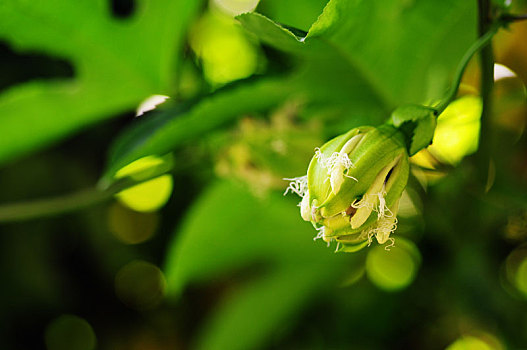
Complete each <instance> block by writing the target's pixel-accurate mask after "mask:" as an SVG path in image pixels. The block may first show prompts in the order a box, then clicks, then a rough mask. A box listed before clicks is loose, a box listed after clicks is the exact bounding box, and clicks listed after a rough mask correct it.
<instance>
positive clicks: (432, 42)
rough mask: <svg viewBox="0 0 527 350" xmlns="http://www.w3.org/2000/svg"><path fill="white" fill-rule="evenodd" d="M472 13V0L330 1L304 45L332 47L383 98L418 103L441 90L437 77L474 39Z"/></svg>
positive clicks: (447, 71)
mask: <svg viewBox="0 0 527 350" xmlns="http://www.w3.org/2000/svg"><path fill="white" fill-rule="evenodd" d="M476 13H477V10H476V2H475V1H457V0H443V1H406V0H386V1H361V0H332V1H330V2H329V3H328V5H327V6H326V8H325V9H324V12H323V14H322V15H321V16H320V17H319V19H318V20H317V22H315V23H314V24H313V26H312V27H311V29H310V30H309V34H308V36H307V38H306V43H308V42H309V41H310V40H314V39H315V38H317V39H319V40H323V41H325V42H328V43H329V44H330V45H334V46H336V47H338V48H339V50H340V51H341V52H342V54H343V56H344V57H345V58H346V59H347V60H348V61H349V62H351V63H352V64H353V65H354V66H355V67H356V68H357V69H359V70H360V71H362V72H363V74H364V75H365V76H367V77H368V78H369V80H370V81H371V82H372V83H373V85H374V86H377V87H378V89H379V90H380V91H382V92H383V96H385V98H387V100H388V101H389V102H391V103H394V104H396V105H401V104H403V103H422V102H424V100H425V99H428V98H438V97H440V96H441V95H440V94H442V93H443V91H442V88H444V86H443V87H442V86H441V84H438V82H445V81H448V79H440V76H441V75H447V76H449V75H450V74H452V73H453V70H454V68H455V66H456V64H457V62H458V61H459V59H460V58H461V56H462V55H463V53H464V52H465V51H466V49H467V48H468V47H469V45H470V44H471V43H472V41H473V40H474V39H475V35H476V33H475V28H476V16H475V14H476ZM438 85H439V88H438ZM438 94H439V95H438Z"/></svg>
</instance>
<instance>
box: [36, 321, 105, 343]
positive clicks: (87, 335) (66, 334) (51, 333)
mask: <svg viewBox="0 0 527 350" xmlns="http://www.w3.org/2000/svg"><path fill="white" fill-rule="evenodd" d="M44 339H45V343H46V348H47V349H48V350H71V349H75V350H92V349H95V345H96V343H97V340H96V337H95V333H94V332H93V329H92V327H91V326H90V324H89V323H88V322H87V321H86V320H84V319H82V318H80V317H78V316H75V315H62V316H60V317H58V318H57V319H55V320H53V322H51V323H50V324H49V325H48V327H47V328H46V332H45V334H44Z"/></svg>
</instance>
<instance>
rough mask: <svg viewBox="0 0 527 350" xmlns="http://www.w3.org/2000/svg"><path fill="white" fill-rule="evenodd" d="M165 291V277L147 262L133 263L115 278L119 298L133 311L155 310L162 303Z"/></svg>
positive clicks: (138, 261) (120, 271)
mask: <svg viewBox="0 0 527 350" xmlns="http://www.w3.org/2000/svg"><path fill="white" fill-rule="evenodd" d="M165 289H166V281H165V276H164V275H163V273H162V272H161V270H160V269H159V268H158V267H157V266H155V265H153V264H151V263H148V262H146V261H140V260H136V261H132V262H130V263H128V264H127V265H125V266H124V267H122V268H121V269H120V270H119V272H117V275H116V276H115V293H116V294H117V297H118V298H119V299H120V300H121V301H122V302H123V303H124V304H125V305H127V306H129V307H131V308H133V309H137V310H148V309H152V308H155V307H156V306H157V305H159V303H160V302H161V301H162V299H163V297H164V295H165Z"/></svg>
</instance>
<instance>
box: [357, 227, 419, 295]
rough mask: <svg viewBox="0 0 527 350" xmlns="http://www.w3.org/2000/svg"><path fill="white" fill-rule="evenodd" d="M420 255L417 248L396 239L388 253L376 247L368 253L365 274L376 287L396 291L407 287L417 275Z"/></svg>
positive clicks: (401, 239) (408, 242) (378, 246)
mask: <svg viewBox="0 0 527 350" xmlns="http://www.w3.org/2000/svg"><path fill="white" fill-rule="evenodd" d="M420 262H421V255H420V253H419V250H418V249H417V247H416V246H415V245H414V244H413V243H412V242H410V241H407V240H405V239H403V238H400V237H398V238H396V241H395V246H394V247H391V248H390V250H389V251H387V250H386V249H385V247H384V246H380V245H377V246H375V247H373V248H371V249H370V250H369V251H368V256H367V258H366V274H367V276H368V278H369V279H370V281H371V282H372V283H373V284H375V285H376V286H377V287H379V288H381V289H383V290H387V291H396V290H400V289H403V288H405V287H407V286H409V285H410V284H411V283H412V282H413V280H414V278H415V276H416V273H417V269H418V267H419V264H420Z"/></svg>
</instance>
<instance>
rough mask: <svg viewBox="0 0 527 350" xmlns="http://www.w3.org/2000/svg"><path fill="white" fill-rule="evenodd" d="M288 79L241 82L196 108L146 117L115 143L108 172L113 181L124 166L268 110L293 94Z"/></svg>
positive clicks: (141, 118) (107, 176) (209, 98)
mask: <svg viewBox="0 0 527 350" xmlns="http://www.w3.org/2000/svg"><path fill="white" fill-rule="evenodd" d="M291 93H292V91H291V85H290V84H289V83H288V80H287V79H261V80H259V81H255V82H252V83H247V82H241V83H237V84H234V85H233V86H229V87H227V88H224V89H222V90H219V91H217V92H216V93H214V94H213V95H211V96H209V97H205V98H203V99H201V100H199V102H197V103H196V104H194V105H181V106H176V107H175V108H174V109H167V110H165V111H163V112H160V113H158V114H154V115H153V116H152V113H150V114H146V115H145V116H143V117H140V119H139V123H138V124H136V125H135V126H133V127H132V128H131V129H129V130H128V131H126V132H125V133H123V134H122V135H121V136H120V137H119V138H118V139H117V140H116V142H115V144H114V146H113V150H112V154H111V156H110V164H109V167H108V170H107V171H106V173H105V179H106V180H109V179H111V177H112V176H113V174H114V173H115V172H116V171H117V170H119V169H120V168H121V167H122V166H124V165H126V164H128V163H130V162H132V161H134V160H136V159H139V158H141V157H144V156H147V155H153V154H155V155H163V154H165V153H167V152H170V151H172V150H173V149H174V148H176V147H178V146H180V145H181V144H183V143H184V142H188V141H190V140H192V139H195V138H197V137H201V136H203V135H204V133H206V132H207V131H210V130H212V129H214V128H217V127H219V126H222V125H224V124H225V123H227V122H229V121H232V120H234V119H236V118H239V117H242V116H243V115H244V114H245V113H249V112H257V111H262V110H266V109H268V108H271V107H273V106H275V105H278V104H279V103H280V102H282V101H284V100H285V99H286V98H287V97H289V96H290V95H291Z"/></svg>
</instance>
